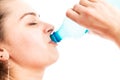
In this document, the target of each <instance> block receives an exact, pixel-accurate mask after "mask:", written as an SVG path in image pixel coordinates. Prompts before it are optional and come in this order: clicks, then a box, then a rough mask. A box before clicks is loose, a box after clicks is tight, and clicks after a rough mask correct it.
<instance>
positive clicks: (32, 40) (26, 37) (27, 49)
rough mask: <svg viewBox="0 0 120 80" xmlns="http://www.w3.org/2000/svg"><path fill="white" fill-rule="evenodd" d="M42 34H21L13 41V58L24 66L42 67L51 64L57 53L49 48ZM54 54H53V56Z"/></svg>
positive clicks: (15, 36)
mask: <svg viewBox="0 0 120 80" xmlns="http://www.w3.org/2000/svg"><path fill="white" fill-rule="evenodd" d="M45 40H46V39H45V36H43V35H41V33H39V34H38V33H34V34H33V33H24V34H23V33H21V34H16V35H14V38H12V39H11V53H12V54H11V57H12V58H13V59H14V61H16V62H17V63H18V64H20V65H22V66H26V65H27V66H31V67H36V66H39V67H40V66H41V65H48V64H51V63H52V62H53V61H54V60H55V59H56V54H55V53H56V52H55V51H54V50H55V49H54V48H53V49H52V50H51V47H49V45H48V43H47V41H45ZM51 53H52V54H51Z"/></svg>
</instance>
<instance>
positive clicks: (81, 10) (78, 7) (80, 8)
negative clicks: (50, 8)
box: [73, 4, 87, 15]
mask: <svg viewBox="0 0 120 80" xmlns="http://www.w3.org/2000/svg"><path fill="white" fill-rule="evenodd" d="M73 11H75V12H76V13H78V14H79V15H80V14H82V13H84V12H86V11H87V8H86V7H84V6H82V5H79V4H76V5H74V7H73Z"/></svg>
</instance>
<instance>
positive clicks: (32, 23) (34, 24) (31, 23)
mask: <svg viewBox="0 0 120 80" xmlns="http://www.w3.org/2000/svg"><path fill="white" fill-rule="evenodd" d="M37 24H38V23H35V22H33V23H29V25H31V26H32V25H37Z"/></svg>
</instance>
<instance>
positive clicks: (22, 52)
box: [0, 0, 58, 80]
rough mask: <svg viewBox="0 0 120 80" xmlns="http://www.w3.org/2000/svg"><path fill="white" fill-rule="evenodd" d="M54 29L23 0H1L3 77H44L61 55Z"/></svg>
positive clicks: (0, 74)
mask: <svg viewBox="0 0 120 80" xmlns="http://www.w3.org/2000/svg"><path fill="white" fill-rule="evenodd" d="M53 29H54V27H53V26H52V25H50V24H47V23H45V22H42V21H41V20H40V18H39V15H38V14H37V13H36V12H35V11H34V10H33V9H32V8H31V7H29V6H28V5H27V4H26V3H24V2H22V1H21V0H0V80H42V77H43V74H44V70H45V68H46V67H48V66H49V65H51V64H53V63H54V62H55V61H56V60H57V58H58V52H57V49H56V46H57V44H56V43H54V42H52V41H51V39H50V34H51V32H52V31H53Z"/></svg>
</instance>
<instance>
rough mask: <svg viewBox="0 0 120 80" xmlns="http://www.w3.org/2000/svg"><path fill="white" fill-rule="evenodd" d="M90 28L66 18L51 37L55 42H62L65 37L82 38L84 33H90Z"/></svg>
mask: <svg viewBox="0 0 120 80" xmlns="http://www.w3.org/2000/svg"><path fill="white" fill-rule="evenodd" d="M88 32H89V31H88V29H86V28H85V27H82V26H80V25H78V24H77V23H76V22H74V21H72V20H71V19H69V18H67V17H66V18H65V19H64V21H63V24H62V25H61V26H60V28H59V29H58V30H57V31H55V32H53V33H52V34H51V35H50V38H51V40H52V41H54V42H55V43H57V42H60V41H61V40H63V39H64V38H69V37H70V38H81V37H82V36H83V35H84V34H86V33H88Z"/></svg>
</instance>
